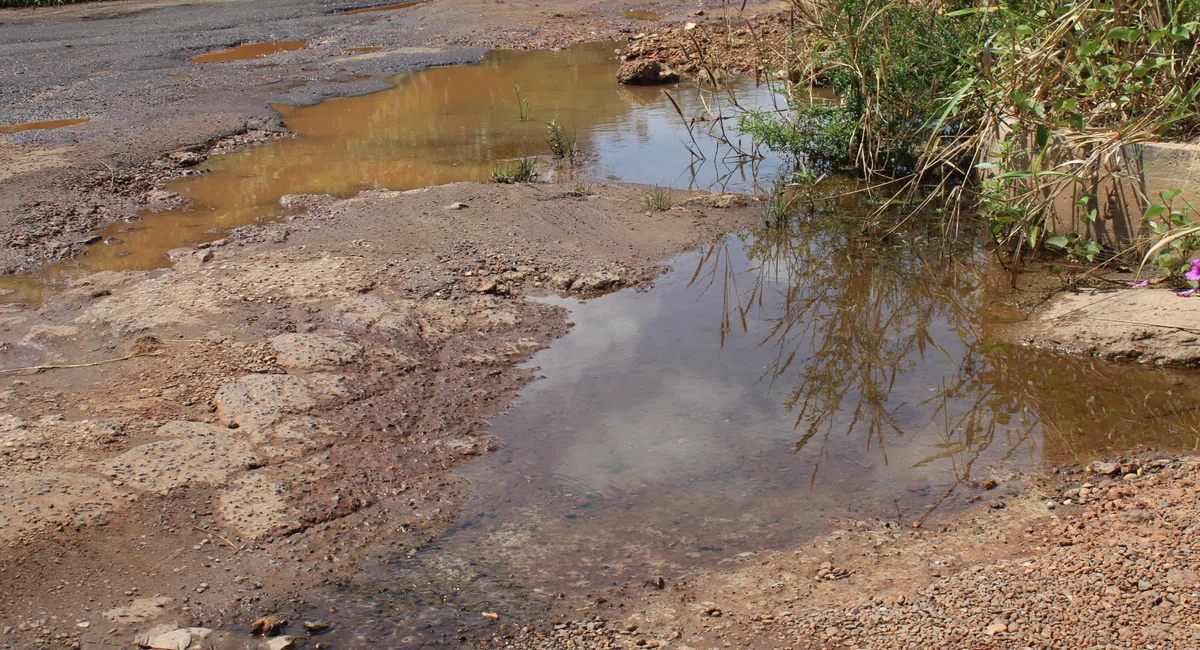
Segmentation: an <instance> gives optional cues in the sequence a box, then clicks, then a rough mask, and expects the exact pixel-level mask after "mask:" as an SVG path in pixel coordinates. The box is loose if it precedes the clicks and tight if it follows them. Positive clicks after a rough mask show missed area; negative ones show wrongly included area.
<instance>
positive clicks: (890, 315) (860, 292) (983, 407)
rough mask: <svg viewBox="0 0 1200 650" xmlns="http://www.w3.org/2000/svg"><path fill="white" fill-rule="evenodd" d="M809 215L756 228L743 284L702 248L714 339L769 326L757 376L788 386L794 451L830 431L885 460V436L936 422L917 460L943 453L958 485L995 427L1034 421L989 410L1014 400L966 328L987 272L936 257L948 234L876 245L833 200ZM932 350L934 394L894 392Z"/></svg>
mask: <svg viewBox="0 0 1200 650" xmlns="http://www.w3.org/2000/svg"><path fill="white" fill-rule="evenodd" d="M806 210H808V215H807V217H808V218H807V219H796V220H794V221H793V222H792V223H791V224H788V225H783V226H781V227H780V226H777V227H767V228H763V229H761V231H760V232H758V233H756V236H755V237H753V238H752V239H750V240H749V243H748V244H746V248H745V250H744V253H745V254H746V256H747V257H748V258H749V260H750V261H751V264H752V265H753V267H754V272H753V273H752V274H751V278H752V279H751V280H749V281H748V282H747V281H739V278H738V277H736V274H735V273H734V271H733V270H732V267H731V265H730V262H729V260H728V251H725V250H724V249H722V248H715V249H713V250H712V251H710V252H709V254H708V255H707V256H706V257H705V259H704V261H703V262H702V265H701V268H700V270H699V271H698V274H697V278H698V279H699V278H700V277H702V276H710V277H711V278H712V279H714V280H715V279H716V276H718V274H719V275H720V276H722V277H721V279H722V281H723V286H724V290H725V301H726V316H725V322H724V323H723V327H722V329H723V335H724V334H727V333H728V332H729V331H730V329H731V328H732V327H733V322H734V320H735V319H736V320H737V321H738V322H740V326H741V327H742V329H743V331H747V330H748V325H747V324H748V322H749V321H751V320H755V321H758V322H765V323H766V324H767V329H766V334H765V335H764V337H763V340H762V342H761V345H764V346H765V345H771V346H773V347H774V348H775V349H776V355H775V361H774V362H773V364H772V365H771V366H770V367H769V368H767V370H766V374H765V376H766V377H768V378H769V379H770V381H772V382H775V381H776V380H784V381H787V382H789V383H790V384H792V385H794V388H793V389H792V390H791V391H790V392H789V394H788V396H787V399H786V400H785V406H786V407H787V409H788V410H789V411H790V412H791V413H792V414H793V416H794V418H795V426H796V428H797V431H798V432H799V434H800V437H799V439H798V440H797V442H796V445H795V448H796V450H797V451H800V450H804V449H809V448H811V447H812V445H813V444H814V443H818V444H819V447H820V451H819V456H820V457H822V458H825V457H827V456H828V451H829V447H830V438H831V435H832V434H833V433H834V432H835V431H837V430H843V431H845V433H847V434H857V433H858V432H863V433H865V443H866V445H867V448H868V449H870V448H877V449H878V450H879V453H880V454H881V455H882V457H883V460H884V462H885V463H886V462H887V460H888V444H889V441H890V440H891V439H892V437H893V436H895V437H897V438H903V437H905V436H908V435H910V434H916V433H918V429H920V430H927V428H928V427H930V426H931V425H932V427H933V428H934V429H936V430H938V435H939V436H940V441H939V442H938V443H937V444H936V445H935V446H936V451H935V452H934V453H933V454H931V455H929V456H928V457H927V458H925V459H923V460H921V461H919V462H918V463H916V465H917V466H921V465H924V464H927V463H932V462H935V461H938V460H942V459H947V460H948V461H949V462H950V463H951V464H952V466H953V469H954V475H955V477H956V481H959V482H961V481H965V480H968V479H969V478H970V476H971V467H972V465H973V463H974V462H975V461H976V460H977V459H978V457H979V456H980V454H981V453H982V452H983V451H984V450H985V449H986V448H987V447H988V445H989V444H990V443H991V442H992V441H993V439H995V437H996V436H997V434H998V433H999V432H1001V431H1003V432H1006V434H1007V435H1010V436H1015V438H1014V439H1010V440H1009V443H1010V445H1011V447H1012V448H1016V447H1017V446H1019V445H1021V444H1024V443H1026V442H1028V441H1029V440H1030V433H1031V432H1032V430H1033V423H1032V421H1030V420H1028V419H1026V418H1023V419H1022V420H1021V421H1020V423H1019V424H1017V425H1013V426H1014V427H1015V430H1014V431H1011V432H1010V431H1009V429H1010V425H1011V424H1012V423H1010V422H1008V421H1007V420H1005V419H1003V418H997V417H996V414H998V413H1012V412H1016V413H1019V412H1020V409H1019V408H1017V406H1018V405H1015V404H1013V403H1012V401H1013V400H1012V397H1011V396H1010V395H1008V394H1006V393H1002V392H997V391H995V390H994V388H995V386H994V384H993V383H992V382H993V379H994V377H992V375H993V374H994V371H993V370H989V371H987V372H980V370H981V369H983V368H988V369H992V368H993V367H994V366H995V361H994V360H993V359H992V357H993V356H995V354H996V352H997V349H996V348H994V347H990V346H986V345H983V344H981V343H980V340H979V339H980V336H979V333H978V332H977V331H976V327H975V325H974V322H975V317H976V313H977V312H978V311H979V309H980V307H981V303H982V293H981V283H982V279H981V278H980V277H978V276H977V274H976V273H975V272H974V271H973V270H972V269H973V266H971V265H970V264H964V263H955V262H950V261H946V260H944V259H942V260H939V259H938V256H939V254H940V253H943V252H944V248H943V247H944V242H942V241H941V240H940V238H939V237H938V236H937V230H936V227H934V228H930V229H929V232H910V233H909V234H908V235H906V236H905V238H904V240H902V241H898V242H893V243H892V244H890V245H879V244H876V243H873V242H871V241H869V240H868V239H867V238H865V237H861V232H860V231H859V224H858V222H857V221H853V220H850V219H847V218H844V217H843V216H841V215H839V214H838V212H837V211H836V210H835V209H832V208H828V207H825V208H821V207H816V208H811V207H810V208H806ZM961 248H962V249H963V250H961V251H959V253H960V254H962V255H963V257H964V259H966V260H968V262H971V263H974V262H981V261H982V256H981V255H980V254H979V253H978V251H977V250H976V249H974V248H973V247H970V246H967V245H964V246H962V247H961ZM935 260H936V261H935ZM952 342H956V343H955V344H954V346H953V349H947V346H948V345H949V344H950V343H952ZM960 348H961V349H960ZM931 355H937V356H940V357H942V358H944V359H945V360H946V362H948V363H949V364H956V365H957V368H956V369H953V370H949V371H947V373H946V375H947V376H946V377H945V379H944V380H943V382H942V385H941V386H940V387H938V386H931V388H935V389H936V390H934V391H933V393H932V395H928V394H926V395H917V396H913V395H905V394H900V395H897V394H896V390H897V387H899V386H912V385H913V384H914V383H916V382H913V381H912V380H908V382H907V383H905V382H903V381H901V379H900V378H901V377H902V376H903V375H905V374H908V373H913V372H914V371H917V370H918V368H919V366H921V365H922V364H923V363H924V362H926V361H931V362H932V361H935V360H934V359H927V357H930V356H931ZM952 367H953V366H952ZM818 466H819V465H818ZM817 469H818V467H814V469H813V472H814V480H815V473H816V471H817ZM951 489H953V488H951ZM943 498H944V497H943Z"/></svg>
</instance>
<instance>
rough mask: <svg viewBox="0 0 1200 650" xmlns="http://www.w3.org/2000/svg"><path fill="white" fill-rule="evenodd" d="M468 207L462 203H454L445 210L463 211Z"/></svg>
mask: <svg viewBox="0 0 1200 650" xmlns="http://www.w3.org/2000/svg"><path fill="white" fill-rule="evenodd" d="M468 207H470V206H468V205H467V204H466V203H463V202H461V201H456V202H454V203H451V204H450V205H448V206H446V209H447V210H465V209H467V208H468Z"/></svg>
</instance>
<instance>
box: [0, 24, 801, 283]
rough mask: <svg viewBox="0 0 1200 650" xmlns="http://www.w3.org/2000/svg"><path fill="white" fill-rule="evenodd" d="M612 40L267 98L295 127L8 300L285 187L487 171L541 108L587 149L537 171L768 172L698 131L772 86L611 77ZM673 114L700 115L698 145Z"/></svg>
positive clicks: (217, 161)
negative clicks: (316, 95) (340, 93)
mask: <svg viewBox="0 0 1200 650" xmlns="http://www.w3.org/2000/svg"><path fill="white" fill-rule="evenodd" d="M617 45H619V44H618V43H590V44H584V45H577V46H574V47H571V48H568V49H567V50H564V51H561V52H544V51H539V52H513V51H495V52H491V53H489V54H488V55H487V56H486V57H485V58H484V60H483V61H481V62H479V63H478V64H475V65H465V66H445V67H438V68H430V69H427V70H422V71H420V72H416V73H413V74H406V75H400V76H398V77H396V78H395V79H394V80H393V81H394V83H395V84H396V85H395V87H394V88H392V89H389V90H384V91H380V92H377V93H371V94H368V95H361V96H357V97H348V98H342V99H333V100H329V101H324V102H321V103H319V104H314V105H311V106H282V105H281V106H276V108H277V109H278V111H279V113H280V115H281V116H282V117H283V119H284V121H285V122H286V123H287V125H288V128H289V129H290V130H291V131H292V132H294V133H296V134H298V135H299V136H300V137H296V138H286V139H281V140H275V141H272V142H269V143H266V144H263V145H260V146H255V147H250V148H247V149H243V150H240V151H236V152H233V153H230V154H228V155H222V156H216V157H214V158H213V159H212V160H211V161H209V163H208V164H207V171H208V172H209V173H207V174H202V175H197V176H189V177H185V178H181V179H178V180H176V181H173V182H171V183H170V184H169V185H168V189H169V190H171V191H173V192H178V193H179V194H180V195H182V196H184V197H185V198H187V199H189V200H190V203H189V204H188V205H186V206H184V207H181V208H179V209H175V210H170V211H167V212H163V213H155V212H151V211H148V210H147V211H143V212H142V214H141V217H142V219H143V220H142V221H141V222H140V223H138V224H137V225H136V226H132V228H133V229H134V230H131V226H130V224H127V223H118V224H114V225H112V226H110V227H109V228H107V229H105V230H103V231H101V232H99V233H98V234H100V235H101V236H102V237H104V238H105V241H112V242H113V243H112V244H106V245H104V246H96V247H93V248H91V249H90V250H89V253H88V255H87V256H85V257H83V258H80V259H76V260H70V261H68V262H64V263H61V264H56V265H54V266H52V267H50V268H48V269H44V270H42V271H39V272H36V273H33V274H28V275H23V276H18V277H15V278H5V279H3V280H0V288H8V289H13V290H15V291H17V292H18V293H17V294H15V295H13V296H10V297H9V298H7V299H6V300H8V301H12V300H33V301H38V300H40V299H41V297H42V295H44V291H43V288H44V287H45V286H46V285H49V287H50V291H53V290H55V289H56V288H59V287H61V286H64V285H66V284H69V282H70V281H71V280H72V279H73V278H75V277H79V276H82V275H85V274H87V273H94V272H97V271H107V270H125V269H153V268H159V267H162V266H165V265H167V264H168V261H167V259H166V257H165V253H166V252H167V251H168V250H170V249H172V248H176V247H180V246H185V245H188V244H191V243H195V242H202V241H211V240H215V239H218V238H220V237H222V236H224V234H225V233H226V232H227V231H228V230H229V229H232V228H236V227H239V226H244V225H246V224H249V223H253V222H254V221H255V220H261V219H267V218H273V217H278V216H280V215H281V214H282V212H283V209H282V208H281V207H280V205H279V199H280V197H282V196H284V195H285V194H305V193H317V194H332V195H335V196H339V197H345V196H352V195H354V194H356V193H358V192H359V191H361V190H368V189H380V188H384V189H391V190H407V189H414V188H418V187H426V186H430V185H440V184H444V183H450V182H455V181H484V180H487V179H488V178H489V176H490V173H491V167H492V165H493V164H494V163H496V162H497V161H506V160H511V159H514V158H520V157H529V156H538V155H541V154H544V153H545V152H546V151H547V149H548V147H547V142H546V141H547V128H546V125H547V122H548V121H550V120H555V121H557V122H558V123H559V124H560V125H562V126H563V128H565V129H566V131H567V133H568V134H570V135H571V136H572V137H577V138H578V144H579V148H580V149H581V150H582V152H583V155H582V156H581V158H580V166H579V168H577V169H574V170H562V169H558V170H555V169H554V168H553V167H551V165H550V164H549V162H548V161H545V160H543V164H542V171H543V172H545V174H546V175H547V176H548V177H552V178H553V177H556V176H563V177H567V178H569V177H572V176H574V177H576V178H582V179H586V180H615V181H621V180H623V181H632V182H640V183H647V184H659V185H665V186H670V187H676V188H689V189H691V188H702V189H712V190H715V191H719V192H725V191H746V192H753V191H754V190H755V188H756V186H757V182H756V179H757V178H758V175H759V174H760V173H763V174H771V173H773V170H774V169H775V168H776V166H777V164H778V162H777V161H776V160H774V159H762V158H758V157H755V156H743V155H737V154H731V153H730V152H729V151H728V150H727V148H726V147H723V146H722V145H721V143H720V142H719V141H718V140H717V139H715V138H712V137H709V134H708V131H707V127H712V128H719V126H718V124H717V123H715V122H713V121H712V117H713V116H714V115H717V114H719V113H720V112H721V111H722V110H724V108H723V107H725V106H726V104H727V101H728V95H727V94H726V92H733V93H735V94H736V97H737V98H738V100H739V101H740V102H741V103H742V104H743V105H745V106H759V107H768V106H771V105H772V103H773V97H772V95H771V93H770V91H769V90H768V89H767V88H765V87H756V86H755V84H754V81H753V80H752V79H738V80H736V81H735V82H733V83H732V84H731V85H730V86H729V88H728V89H726V90H723V91H720V92H717V91H714V90H712V89H711V88H702V87H697V86H694V85H690V84H681V85H679V86H673V87H670V88H648V87H636V88H635V87H625V86H620V85H619V84H617V83H616V71H617V68H618V67H619V62H618V61H616V60H615V59H614V58H613V56H614V54H613V50H614V48H615V47H616V46H617ZM517 86H519V87H520V99H521V101H520V102H519V101H518V95H517V91H516V87H517ZM664 90H667V91H669V92H670V93H671V96H672V98H673V99H674V102H675V103H672V101H671V99H669V98H668V97H667V96H666V95H665V94H664ZM522 102H527V105H528V110H527V111H526V112H525V117H526V118H527V119H525V120H521V119H520V117H521V115H522V111H521V110H520V108H519V106H521V105H522ZM676 105H678V107H679V110H678V111H677V110H676ZM680 113H682V114H683V115H684V116H686V117H687V118H688V119H689V120H692V119H695V120H696V124H697V127H696V128H695V129H693V131H692V134H693V135H694V136H695V140H696V143H695V144H692V136H690V135H689V132H688V130H687V129H686V128H685V127H684V125H683V120H682V119H681V118H680ZM685 143H687V145H688V146H685ZM689 147H691V148H692V150H694V151H695V152H696V153H697V154H699V155H700V156H701V158H698V157H696V156H694V155H693V153H692V152H691V151H689ZM110 237H111V238H112V239H111V240H110V239H109V238H110Z"/></svg>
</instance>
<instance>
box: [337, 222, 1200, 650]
mask: <svg viewBox="0 0 1200 650" xmlns="http://www.w3.org/2000/svg"><path fill="white" fill-rule="evenodd" d="M858 223H859V221H858V220H857V219H856V218H855V211H854V210H849V211H845V212H843V211H833V212H826V213H824V214H810V215H808V217H807V218H806V219H805V220H804V222H803V223H800V224H799V225H797V226H795V227H793V228H788V229H783V230H771V229H765V228H764V229H761V230H759V231H757V232H754V233H744V234H743V235H741V236H738V237H734V238H731V239H730V240H729V241H728V242H726V243H725V244H723V245H720V246H716V247H712V248H708V249H705V250H702V251H700V252H697V253H693V254H688V255H684V256H682V257H680V258H679V259H677V260H676V261H675V266H674V270H672V271H671V272H670V273H669V274H667V275H666V276H665V277H664V278H662V279H661V280H660V281H659V282H657V283H656V285H655V286H654V287H653V288H652V289H650V290H649V291H646V292H642V293H635V292H620V293H617V294H614V295H609V296H605V297H601V298H598V299H594V300H590V301H587V302H583V303H580V302H577V301H573V300H564V299H549V302H551V303H554V304H559V305H563V306H565V307H567V308H569V309H570V310H571V312H572V318H573V320H574V321H575V322H576V323H577V325H576V327H575V328H574V329H573V330H572V331H571V332H570V333H569V334H568V335H567V336H565V337H564V338H562V339H560V340H558V341H555V342H554V344H553V345H552V346H551V347H550V348H549V349H547V350H544V351H543V352H541V353H539V354H538V355H537V356H536V357H535V358H534V359H533V361H532V362H531V364H530V365H532V366H536V367H538V368H540V374H541V375H543V376H544V379H541V380H539V381H537V382H535V383H533V384H532V385H530V386H529V387H528V388H526V389H525V390H523V391H522V393H521V395H520V397H519V399H518V401H517V404H516V406H515V408H513V409H512V410H511V412H509V413H507V414H506V415H503V416H501V417H498V418H496V419H495V420H494V422H493V423H492V428H491V430H490V433H493V434H495V435H497V436H499V437H500V438H501V439H503V441H504V447H503V449H502V450H501V451H499V452H497V453H496V454H495V455H493V456H492V457H490V458H486V459H483V460H480V461H477V462H473V463H471V464H469V465H467V466H466V467H465V470H464V474H465V476H466V477H468V478H469V479H470V481H471V484H472V493H473V497H472V498H471V500H470V502H469V503H468V504H467V506H466V508H465V511H464V512H463V514H462V515H461V516H460V517H459V519H458V521H457V523H456V524H455V525H453V526H452V528H451V529H450V530H449V531H448V532H446V534H445V535H444V536H443V537H442V538H441V539H440V540H438V541H436V542H435V543H434V544H432V545H430V546H429V547H427V549H426V550H424V551H422V552H421V553H420V554H419V555H417V556H416V557H414V558H411V559H409V558H406V556H405V555H403V554H400V553H397V556H396V557H395V558H393V562H394V563H392V564H388V565H386V566H383V567H374V568H371V569H369V570H367V571H366V572H364V573H363V574H362V575H360V576H359V578H358V581H359V584H360V585H362V586H363V587H364V589H362V590H355V591H341V592H335V593H328V594H325V595H324V596H323V598H322V599H321V600H320V601H319V602H320V603H321V605H322V606H325V605H327V604H329V603H333V604H335V606H336V607H338V608H339V610H340V612H341V613H340V614H339V617H340V619H339V620H340V621H341V622H340V623H339V627H338V628H336V629H335V630H334V631H333V632H332V638H333V639H334V640H336V642H337V644H338V647H371V646H370V645H369V643H365V642H364V641H363V640H364V639H369V640H370V642H371V643H382V644H384V645H387V646H389V647H391V646H392V645H396V646H419V645H423V644H434V643H449V644H451V645H454V644H456V643H459V642H460V641H461V640H465V639H468V638H470V635H471V634H474V633H476V632H478V631H479V630H480V629H481V628H485V631H484V633H485V634H486V625H487V624H488V623H489V619H486V618H484V617H483V616H482V612H485V611H486V612H494V613H498V614H499V615H500V616H501V617H502V618H504V619H508V618H510V617H517V616H522V615H525V616H527V615H530V614H537V613H539V612H543V611H545V610H546V609H547V608H549V607H551V606H552V605H553V603H555V602H573V603H579V602H590V600H592V599H594V598H596V597H597V596H599V595H602V594H604V593H605V590H606V589H609V588H611V587H613V586H632V587H639V586H640V585H641V584H642V582H643V581H645V580H646V579H649V578H654V577H658V576H662V577H665V578H666V579H667V580H668V581H669V582H671V581H673V580H675V579H676V578H677V577H679V576H680V575H682V574H683V573H684V572H686V571H688V570H691V569H694V568H698V567H713V566H717V565H719V563H721V562H722V561H727V560H730V559H733V558H736V557H737V556H739V555H740V554H745V553H755V552H760V551H763V550H766V549H789V548H792V547H794V546H795V545H797V544H799V543H801V542H802V541H803V540H805V539H806V538H808V537H809V536H811V535H813V534H815V533H817V532H819V531H821V530H823V529H827V528H828V527H830V526H834V525H836V523H835V520H837V519H844V518H864V517H882V518H885V519H888V520H891V521H895V522H897V523H900V524H902V525H912V524H914V523H918V522H925V521H926V519H927V518H928V517H930V516H934V517H939V516H944V515H946V514H949V513H952V512H954V511H955V510H956V509H959V508H961V507H963V506H964V505H965V504H967V503H970V502H972V501H974V500H978V499H981V498H982V499H985V500H988V499H994V498H997V497H1001V496H1003V495H1005V494H1006V492H1008V491H1009V490H1010V489H1012V488H1014V487H1018V486H1019V482H1018V481H1019V479H1014V476H1015V475H1016V474H1017V473H1020V472H1025V471H1030V470H1039V469H1043V468H1048V467H1052V466H1055V465H1059V464H1063V463H1068V462H1073V461H1078V460H1085V459H1088V458H1090V457H1092V456H1094V455H1096V454H1097V453H1098V452H1101V451H1103V450H1108V449H1127V448H1130V447H1132V446H1134V445H1137V444H1143V445H1151V446H1154V447H1158V448H1159V449H1162V450H1164V451H1165V452H1170V451H1177V450H1182V449H1189V450H1190V449H1193V448H1195V447H1196V444H1197V436H1198V435H1200V417H1198V414H1197V412H1196V410H1195V409H1193V408H1192V406H1191V405H1194V404H1196V403H1197V400H1200V388H1198V387H1197V385H1196V384H1195V382H1186V383H1185V381H1184V378H1183V377H1181V376H1180V375H1176V374H1171V373H1166V372H1162V371H1157V370H1153V369H1146V368H1136V367H1128V366H1116V365H1112V364H1108V363H1105V362H1095V361H1091V360H1086V359H1069V358H1062V357H1058V356H1054V355H1048V354H1042V353H1038V352H1036V351H1033V350H1028V349H1024V348H1020V347H1014V346H1011V345H1005V344H1002V343H998V342H995V341H994V340H991V339H990V338H989V330H990V328H991V327H992V325H993V324H994V323H995V322H997V321H998V320H1003V319H1005V318H1010V317H1011V316H1012V315H1011V314H1006V313H1002V312H1000V311H998V310H994V309H993V308H990V307H989V305H992V304H995V303H994V300H993V299H994V298H995V297H996V296H997V295H998V294H999V293H1000V292H1002V291H1006V289H1004V288H1003V287H1002V286H1000V285H998V284H997V277H998V276H999V275H1000V274H998V273H996V269H993V268H992V264H991V258H990V257H989V256H988V255H987V254H986V253H985V252H984V251H983V250H982V249H980V248H978V247H975V246H972V245H970V244H969V243H962V244H956V245H951V246H950V250H947V245H946V244H945V243H944V242H941V241H940V239H939V238H938V236H937V232H936V228H933V229H930V230H931V231H930V232H925V233H921V232H910V233H909V234H908V235H906V236H904V237H902V238H900V239H898V240H894V241H893V243H891V244H889V245H878V244H874V243H871V242H868V241H865V240H864V239H863V238H861V237H859V236H858V234H859V231H858V229H857V224H858ZM918 230H919V229H918ZM989 479H991V480H995V481H998V482H999V483H1000V487H998V488H996V489H992V490H986V489H984V487H983V486H982V485H981V483H982V482H984V481H987V480H989ZM384 590H386V591H384ZM560 594H561V595H563V596H567V597H572V598H578V597H583V600H569V601H561V600H560V599H561V596H560ZM589 596H590V598H588V597H589Z"/></svg>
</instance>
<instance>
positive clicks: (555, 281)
mask: <svg viewBox="0 0 1200 650" xmlns="http://www.w3.org/2000/svg"><path fill="white" fill-rule="evenodd" d="M574 282H575V276H574V275H571V274H570V273H555V274H554V276H553V277H551V278H550V286H552V287H554V288H555V289H559V290H561V291H569V290H570V289H571V285H572V284H574Z"/></svg>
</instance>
